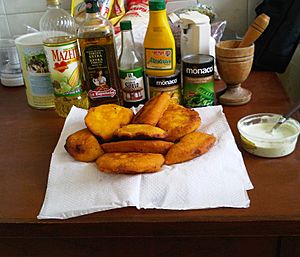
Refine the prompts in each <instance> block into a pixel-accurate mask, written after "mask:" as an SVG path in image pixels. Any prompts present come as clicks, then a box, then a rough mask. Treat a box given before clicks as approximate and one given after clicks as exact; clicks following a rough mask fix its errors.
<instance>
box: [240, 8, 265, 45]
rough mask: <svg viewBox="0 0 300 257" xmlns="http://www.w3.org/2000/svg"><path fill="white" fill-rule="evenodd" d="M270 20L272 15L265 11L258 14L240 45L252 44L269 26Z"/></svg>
mask: <svg viewBox="0 0 300 257" xmlns="http://www.w3.org/2000/svg"><path fill="white" fill-rule="evenodd" d="M269 21H270V17H269V16H268V15H266V14H264V13H262V14H261V15H259V16H257V17H256V19H255V20H254V21H253V22H252V24H251V25H250V27H249V28H248V30H247V32H246V34H245V36H244V38H243V40H242V41H241V43H240V44H239V46H238V47H246V46H250V45H251V44H252V43H253V42H254V41H255V40H256V39H258V38H259V37H260V35H261V34H262V33H263V32H264V30H265V29H266V28H267V27H268V25H269Z"/></svg>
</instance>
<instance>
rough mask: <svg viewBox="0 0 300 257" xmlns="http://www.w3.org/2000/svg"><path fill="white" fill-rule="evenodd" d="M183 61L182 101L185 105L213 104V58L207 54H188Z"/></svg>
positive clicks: (201, 105) (200, 105)
mask: <svg viewBox="0 0 300 257" xmlns="http://www.w3.org/2000/svg"><path fill="white" fill-rule="evenodd" d="M182 63H183V71H182V72H183V101H184V105H185V106H186V107H191V108H193V107H203V106H210V105H214V104H215V92H214V59H213V57H212V56H209V55H190V56H187V57H184V58H183V59H182Z"/></svg>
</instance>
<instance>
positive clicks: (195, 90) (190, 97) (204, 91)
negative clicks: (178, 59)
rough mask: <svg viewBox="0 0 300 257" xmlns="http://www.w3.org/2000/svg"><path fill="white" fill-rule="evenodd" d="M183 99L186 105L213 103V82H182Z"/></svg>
mask: <svg viewBox="0 0 300 257" xmlns="http://www.w3.org/2000/svg"><path fill="white" fill-rule="evenodd" d="M183 99H184V104H185V106H186V107H203V106H210V105H214V102H215V94H214V82H213V81H210V82H207V83H195V82H187V81H185V83H184V88H183Z"/></svg>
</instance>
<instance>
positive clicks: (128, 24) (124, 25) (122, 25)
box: [120, 21, 132, 30]
mask: <svg viewBox="0 0 300 257" xmlns="http://www.w3.org/2000/svg"><path fill="white" fill-rule="evenodd" d="M120 28H121V30H130V29H132V25H131V21H121V22H120Z"/></svg>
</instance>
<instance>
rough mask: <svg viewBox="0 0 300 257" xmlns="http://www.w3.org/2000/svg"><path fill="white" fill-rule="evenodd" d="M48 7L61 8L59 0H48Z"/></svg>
mask: <svg viewBox="0 0 300 257" xmlns="http://www.w3.org/2000/svg"><path fill="white" fill-rule="evenodd" d="M47 8H48V9H58V8H60V2H59V1H47Z"/></svg>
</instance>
